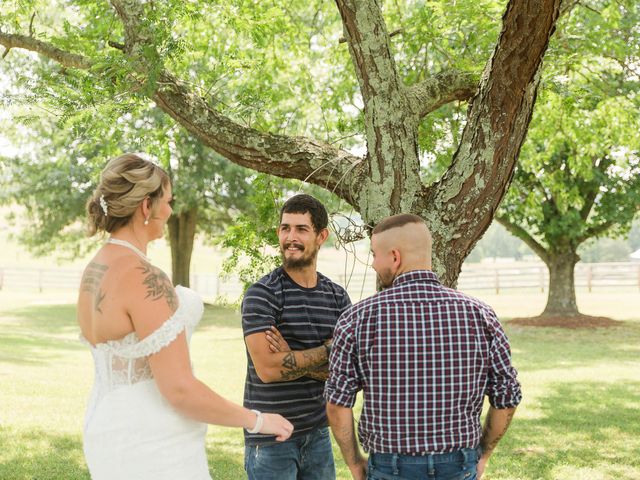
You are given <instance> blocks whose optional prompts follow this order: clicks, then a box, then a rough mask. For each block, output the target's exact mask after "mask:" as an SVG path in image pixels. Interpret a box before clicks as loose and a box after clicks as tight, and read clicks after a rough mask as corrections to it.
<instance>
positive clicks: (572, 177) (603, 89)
mask: <svg viewBox="0 0 640 480" xmlns="http://www.w3.org/2000/svg"><path fill="white" fill-rule="evenodd" d="M572 17H573V18H570V19H569V21H568V22H567V23H566V24H565V28H564V29H561V30H560V32H559V36H558V43H560V44H561V45H559V49H561V48H564V49H567V48H576V47H579V48H581V51H583V52H585V53H588V55H585V56H582V57H581V58H580V59H579V60H578V58H577V57H571V56H569V55H564V56H563V58H565V59H569V61H568V62H566V63H565V64H564V65H562V64H556V68H560V67H562V68H563V70H564V71H563V76H559V75H556V76H550V77H548V78H546V79H545V82H544V88H543V90H542V92H543V93H542V94H541V98H540V100H539V101H538V104H537V107H536V112H535V116H534V120H533V122H532V126H531V128H530V131H529V137H528V140H527V142H526V143H525V146H524V147H523V150H522V154H521V160H520V164H519V165H518V167H517V168H516V172H515V176H514V182H513V184H512V186H511V188H510V190H509V192H508V194H507V197H506V199H505V202H504V203H503V205H502V206H501V208H500V210H499V213H498V215H497V219H498V221H499V222H500V223H501V224H502V225H504V226H505V227H506V228H507V229H508V230H509V231H510V232H511V233H513V234H514V235H516V236H517V237H519V238H521V239H522V240H523V241H524V242H525V243H526V244H527V245H528V246H529V247H530V248H531V249H532V250H533V251H534V252H535V253H536V254H537V255H538V256H539V257H540V258H541V259H542V260H543V261H544V262H545V263H546V265H547V267H548V268H549V278H550V279H549V295H548V300H547V305H546V307H545V309H544V312H543V315H547V316H556V315H563V316H566V315H569V316H571V315H578V313H579V312H578V308H577V305H576V296H575V286H574V267H575V265H576V263H577V262H578V261H579V259H580V257H579V256H578V253H577V252H578V248H579V246H580V245H581V244H582V243H583V242H585V241H586V240H588V239H591V238H598V237H603V236H606V235H610V236H616V235H622V234H624V233H626V232H628V231H629V228H630V227H631V222H632V221H633V218H634V216H635V215H636V213H637V212H638V211H639V210H640V135H639V134H638V125H639V124H640V99H639V98H638V95H637V92H638V91H639V88H640V78H639V77H638V73H640V72H639V71H638V70H637V68H638V65H640V40H639V38H638V20H639V19H640V7H639V6H638V4H637V3H636V2H612V3H611V4H608V5H606V6H605V7H603V8H602V9H601V10H600V11H593V10H578V9H576V10H575V11H574V12H572ZM586 25H588V26H589V28H588V29H587V28H584V27H585V26H586ZM606 31H611V32H616V37H611V38H607V40H606V41H603V36H602V32H606ZM567 37H569V38H571V42H572V43H571V45H572V46H571V47H570V46H569V44H568V40H567ZM597 39H598V40H597ZM562 44H564V45H562ZM582 44H584V45H582ZM583 46H584V48H582V47H583Z"/></svg>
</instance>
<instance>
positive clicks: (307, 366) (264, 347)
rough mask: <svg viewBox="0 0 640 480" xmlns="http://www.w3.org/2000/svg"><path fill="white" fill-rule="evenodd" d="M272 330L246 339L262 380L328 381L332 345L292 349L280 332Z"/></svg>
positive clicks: (265, 381) (268, 381)
mask: <svg viewBox="0 0 640 480" xmlns="http://www.w3.org/2000/svg"><path fill="white" fill-rule="evenodd" d="M271 328H272V329H271V330H267V331H266V332H260V333H254V334H251V335H248V336H246V337H245V342H246V344H247V349H248V350H249V355H251V360H253V365H254V366H255V368H256V373H257V374H258V377H260V380H262V381H263V382H264V383H272V382H288V381H290V380H295V379H296V378H300V377H305V376H306V377H311V378H314V379H316V380H322V381H324V380H326V379H327V376H328V361H329V356H328V353H329V348H328V346H329V344H327V346H325V345H321V346H320V347H315V348H309V349H306V350H291V349H290V348H289V345H288V343H287V342H286V340H285V339H284V338H283V337H282V335H281V334H280V332H279V331H278V330H277V329H276V328H275V327H271Z"/></svg>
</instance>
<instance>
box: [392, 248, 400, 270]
mask: <svg viewBox="0 0 640 480" xmlns="http://www.w3.org/2000/svg"><path fill="white" fill-rule="evenodd" d="M391 257H392V258H393V266H394V267H395V268H396V269H398V268H399V267H400V264H401V263H402V254H401V253H400V250H398V249H397V248H392V249H391Z"/></svg>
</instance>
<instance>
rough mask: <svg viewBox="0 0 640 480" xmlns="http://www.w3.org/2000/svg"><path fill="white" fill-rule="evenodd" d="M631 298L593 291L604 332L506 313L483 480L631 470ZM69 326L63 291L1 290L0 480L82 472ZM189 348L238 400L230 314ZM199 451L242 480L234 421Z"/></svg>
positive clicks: (82, 395)
mask: <svg viewBox="0 0 640 480" xmlns="http://www.w3.org/2000/svg"><path fill="white" fill-rule="evenodd" d="M636 297H638V294H637V292H628V293H625V294H624V295H616V294H613V293H612V294H610V295H608V294H601V296H600V297H598V298H597V299H595V300H594V298H593V297H591V300H589V301H590V302H591V303H590V304H589V305H588V307H589V308H586V309H585V313H590V314H607V315H609V316H612V317H614V318H618V319H623V320H625V323H624V324H623V326H619V327H615V328H611V329H600V330H589V331H586V330H562V329H557V328H535V329H534V328H524V327H516V326H509V324H508V321H507V322H505V325H506V329H507V333H508V334H509V337H510V339H511V343H512V347H513V356H514V363H515V364H516V367H517V368H518V370H519V372H520V379H521V382H522V385H523V391H524V400H523V403H522V405H521V407H520V408H519V410H518V412H517V414H516V417H515V420H514V422H513V424H512V427H511V429H510V430H509V432H508V434H507V436H506V437H505V439H504V440H503V441H502V442H501V444H500V445H499V447H498V450H497V453H496V454H495V455H494V457H493V458H492V459H491V463H490V465H489V468H488V470H487V473H486V476H485V478H487V479H505V480H506V479H513V480H515V479H549V480H555V479H582V480H604V479H611V480H614V479H615V480H618V479H628V480H631V479H638V478H640V420H639V418H640V373H639V372H640V317H639V316H640V313H637V312H639V311H640V310H639V309H636V308H635V307H633V308H632V307H629V305H630V304H631V305H633V304H634V303H635V305H636V306H637V304H638V300H637V298H636ZM495 300H496V303H497V305H496V308H497V310H498V313H499V314H502V315H504V316H507V315H508V316H522V315H527V314H535V313H539V310H538V311H532V312H529V311H528V309H531V310H535V309H536V308H537V303H536V302H538V303H540V300H539V298H538V297H535V299H534V297H533V296H530V297H527V295H525V294H523V295H520V296H514V297H511V300H510V297H509V296H508V295H502V296H500V298H499V299H497V298H496V299H495ZM489 301H491V299H490V300H489ZM605 306H606V308H605ZM592 308H596V309H598V308H601V309H602V310H603V312H605V310H606V312H605V313H600V311H591V309H592ZM631 312H635V314H632V313H631ZM77 332H78V331H77V327H76V325H75V311H74V306H73V298H72V294H71V293H69V292H45V293H43V294H37V293H30V294H24V293H18V292H16V291H6V290H1V291H0V479H12V480H14V479H15V480H18V479H38V480H45V479H56V480H59V479H88V478H89V475H88V473H87V470H86V468H85V466H84V460H83V456H82V443H81V442H82V440H81V430H82V420H83V415H84V408H85V401H86V398H87V395H88V392H89V389H90V384H91V382H92V379H93V378H92V377H93V372H92V368H93V367H92V361H91V355H90V353H89V351H88V350H87V349H86V348H85V347H84V346H82V345H81V344H80V343H79V342H77V340H76V338H77ZM192 350H193V362H194V366H195V371H196V374H197V375H198V376H199V377H200V378H201V379H202V380H204V381H205V382H206V383H207V384H209V385H210V386H212V387H213V388H214V389H215V390H217V391H218V392H220V393H221V394H223V395H225V396H227V397H229V398H231V399H233V400H235V401H238V402H240V401H241V398H242V388H243V382H244V369H245V360H244V346H243V342H242V335H241V331H240V328H239V316H238V313H237V312H236V311H234V310H232V309H225V308H221V307H207V309H206V313H205V318H204V320H203V322H202V324H201V326H200V328H199V330H198V331H197V332H196V334H195V335H194V337H193V343H192ZM207 451H208V455H209V465H210V467H211V472H212V476H213V477H214V478H216V479H220V480H227V479H233V480H236V479H242V478H245V475H244V469H243V460H242V454H243V447H242V433H241V432H240V430H236V429H230V428H222V427H214V426H210V427H209V434H208V436H207ZM335 454H336V460H337V464H338V468H339V472H338V478H340V479H348V478H350V477H349V475H348V472H347V470H346V468H345V466H344V464H343V463H342V461H341V459H340V458H341V457H340V454H339V452H338V450H337V448H336V449H335Z"/></svg>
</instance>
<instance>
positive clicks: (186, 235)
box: [167, 207, 198, 287]
mask: <svg viewBox="0 0 640 480" xmlns="http://www.w3.org/2000/svg"><path fill="white" fill-rule="evenodd" d="M197 218H198V209H197V208H195V207H194V208H192V209H190V210H185V211H183V212H180V213H179V214H174V215H172V216H171V218H169V221H168V222H167V225H168V226H169V243H170V245H171V279H172V281H173V284H174V285H183V286H185V287H188V286H190V285H189V283H190V282H189V275H190V271H191V253H192V252H193V241H194V239H195V236H196V224H197Z"/></svg>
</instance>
